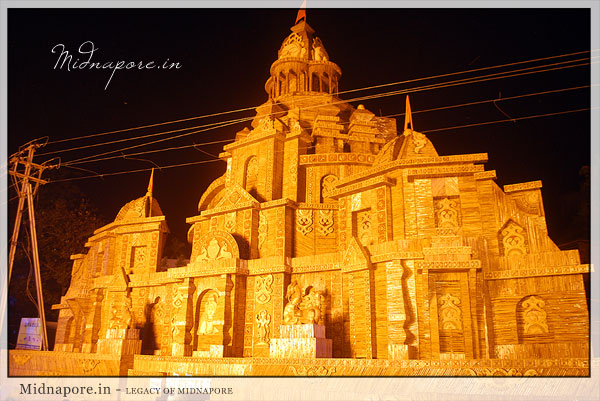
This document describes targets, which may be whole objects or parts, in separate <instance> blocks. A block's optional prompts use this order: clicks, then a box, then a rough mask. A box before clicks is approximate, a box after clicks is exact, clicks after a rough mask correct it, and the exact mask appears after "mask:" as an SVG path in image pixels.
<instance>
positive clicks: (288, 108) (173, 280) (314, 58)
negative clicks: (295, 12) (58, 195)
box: [9, 21, 590, 376]
mask: <svg viewBox="0 0 600 401" xmlns="http://www.w3.org/2000/svg"><path fill="white" fill-rule="evenodd" d="M270 73H271V76H270V78H269V79H268V80H267V83H266V85H265V89H266V92H267V94H268V96H269V100H268V101H267V102H266V103H265V104H263V105H261V106H259V107H258V108H257V110H256V111H257V115H256V118H255V119H254V120H253V121H252V124H251V128H250V129H245V130H242V131H240V132H238V133H237V134H236V137H235V138H236V141H235V142H233V143H231V144H229V145H227V146H225V147H224V151H223V153H221V154H220V157H221V158H222V159H224V160H226V161H227V166H228V168H227V171H226V173H225V174H224V175H223V176H222V177H220V178H218V179H217V180H216V181H215V182H214V183H213V185H211V186H209V188H208V189H207V191H206V192H205V193H204V195H202V197H201V200H200V203H199V210H198V215H196V216H193V217H190V218H189V219H188V222H189V223H190V224H191V228H190V232H189V239H190V241H191V243H192V254H191V258H190V263H189V264H188V265H187V266H184V267H178V268H170V269H167V268H165V267H162V266H161V265H160V261H161V259H162V248H163V246H164V242H165V235H166V233H167V232H168V228H167V225H166V219H165V217H164V216H163V214H162V211H161V209H160V206H159V203H158V201H157V200H156V199H154V198H153V196H152V191H151V189H150V188H151V186H149V191H148V193H147V194H146V196H144V197H142V198H139V199H137V200H134V201H132V202H129V203H127V204H126V205H125V206H124V207H123V208H122V209H121V210H120V212H119V213H118V215H117V217H116V219H115V221H114V222H113V223H110V224H108V225H106V226H104V227H102V228H100V229H98V230H96V232H95V233H94V235H93V236H92V237H90V238H89V241H88V243H87V244H86V246H87V247H88V249H89V250H88V252H87V254H85V255H73V256H72V259H73V272H72V280H71V287H70V288H69V290H68V291H67V293H66V295H65V296H64V297H63V298H62V300H61V303H60V304H58V305H55V308H56V309H59V310H60V314H59V322H58V330H57V334H56V343H55V346H54V351H51V352H33V351H14V350H12V351H10V358H9V363H10V366H9V374H10V375H32V376H33V375H85V376H93V375H99V376H100V375H109V376H112V375H132V376H134V375H135V376H139V375H148V376H161V375H172V374H178V375H185V374H191V375H198V376H238V375H244V376H333V375H336V376H387V375H389V376H444V375H445V376H586V375H588V374H589V368H590V367H589V354H588V352H589V316H588V306H587V301H586V297H585V290H584V282H583V276H582V274H583V273H587V272H589V266H588V265H582V264H580V259H579V254H578V252H577V251H560V250H559V249H558V247H557V246H556V245H555V244H554V243H553V242H552V240H551V239H550V238H549V237H548V233H547V228H546V221H545V212H544V207H543V202H542V196H541V191H540V188H541V186H542V184H541V182H540V181H534V182H528V183H518V184H513V185H506V186H505V187H504V189H501V188H500V187H499V186H498V185H496V183H495V182H494V180H495V178H496V172H495V171H493V170H492V171H485V169H484V167H483V164H482V163H484V162H486V161H487V154H464V155H452V156H439V155H438V153H437V151H436V150H435V148H434V146H433V144H432V143H431V141H430V140H429V139H428V138H427V137H426V136H425V135H424V134H422V133H420V132H418V131H416V130H415V129H414V128H413V126H412V119H410V118H409V117H410V113H409V114H408V115H407V123H406V124H405V127H404V130H403V132H402V133H401V134H400V135H398V134H397V131H396V121H395V120H394V119H391V118H385V117H377V116H376V115H375V114H374V113H373V112H371V111H369V110H367V109H366V108H365V107H364V106H359V107H357V108H354V107H352V106H351V105H350V104H348V103H344V102H342V101H340V100H339V98H337V97H336V95H335V92H337V91H338V80H339V79H340V77H341V70H340V68H339V67H338V66H337V65H336V64H335V63H333V62H331V61H330V60H329V56H328V53H327V51H326V50H325V48H324V46H323V43H322V42H321V40H320V39H318V37H317V36H316V35H315V33H314V31H313V29H312V28H311V27H310V26H309V25H307V24H306V23H305V22H304V21H301V22H300V23H298V24H296V25H295V26H294V27H292V33H291V34H290V35H289V36H288V37H287V38H286V39H285V40H284V42H283V44H282V46H281V49H280V50H279V54H278V59H277V60H276V61H275V62H274V63H273V64H272V66H271V70H270ZM407 101H408V100H407ZM407 110H408V111H410V107H409V106H408V104H407ZM409 123H410V124H409ZM408 125H410V128H409V127H408ZM501 173H502V172H501V171H499V172H498V174H501Z"/></svg>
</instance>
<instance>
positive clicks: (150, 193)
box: [146, 167, 154, 217]
mask: <svg viewBox="0 0 600 401" xmlns="http://www.w3.org/2000/svg"><path fill="white" fill-rule="evenodd" d="M153 189H154V167H152V172H151V173H150V181H149V182H148V190H147V191H146V196H147V197H149V198H150V205H149V207H148V217H152V190H153Z"/></svg>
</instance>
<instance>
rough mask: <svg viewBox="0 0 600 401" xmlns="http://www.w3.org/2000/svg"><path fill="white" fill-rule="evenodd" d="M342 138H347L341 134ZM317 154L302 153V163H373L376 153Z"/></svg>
mask: <svg viewBox="0 0 600 401" xmlns="http://www.w3.org/2000/svg"><path fill="white" fill-rule="evenodd" d="M341 138H345V135H344V136H341ZM318 156H322V157H321V158H317V155H302V156H300V164H301V165H303V164H311V165H312V164H332V165H333V164H334V165H339V164H340V163H352V164H365V165H369V164H373V162H374V161H375V156H374V155H365V154H363V153H322V154H320V155H318Z"/></svg>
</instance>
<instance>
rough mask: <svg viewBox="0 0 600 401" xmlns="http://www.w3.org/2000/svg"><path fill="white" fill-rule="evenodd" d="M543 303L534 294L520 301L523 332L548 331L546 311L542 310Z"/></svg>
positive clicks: (543, 332)
mask: <svg viewBox="0 0 600 401" xmlns="http://www.w3.org/2000/svg"><path fill="white" fill-rule="evenodd" d="M545 305H546V303H545V302H544V301H543V300H542V299H540V298H538V297H536V296H535V295H532V296H529V297H527V298H525V299H524V300H523V301H521V307H522V308H523V310H522V318H523V333H524V334H533V335H535V334H545V333H548V322H547V321H546V311H544V306H545Z"/></svg>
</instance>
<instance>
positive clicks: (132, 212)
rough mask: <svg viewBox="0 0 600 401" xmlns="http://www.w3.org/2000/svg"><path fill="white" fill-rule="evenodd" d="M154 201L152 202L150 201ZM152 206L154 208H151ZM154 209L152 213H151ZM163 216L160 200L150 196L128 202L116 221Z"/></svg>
mask: <svg viewBox="0 0 600 401" xmlns="http://www.w3.org/2000/svg"><path fill="white" fill-rule="evenodd" d="M150 200H152V201H150ZM150 205H152V206H150ZM150 207H152V213H150ZM156 216H163V212H162V209H161V208H160V205H159V204H158V200H157V199H155V198H151V197H150V196H142V197H141V198H137V199H134V200H132V201H131V202H128V203H127V204H126V205H125V206H123V207H122V208H121V210H119V213H117V217H116V218H115V221H120V220H129V219H139V218H147V217H156Z"/></svg>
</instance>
